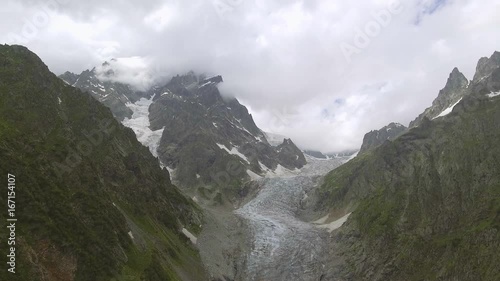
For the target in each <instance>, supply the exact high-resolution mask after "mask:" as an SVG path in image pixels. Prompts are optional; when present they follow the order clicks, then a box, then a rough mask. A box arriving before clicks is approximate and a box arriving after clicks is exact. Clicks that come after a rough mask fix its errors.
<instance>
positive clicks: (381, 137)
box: [359, 123, 408, 154]
mask: <svg viewBox="0 0 500 281" xmlns="http://www.w3.org/2000/svg"><path fill="white" fill-rule="evenodd" d="M407 129H408V128H406V127H405V126H403V125H401V124H399V123H391V124H389V125H387V126H385V127H383V128H382V129H380V130H375V131H371V132H369V133H367V134H366V135H365V136H364V138H363V144H362V145H361V149H360V150H359V154H363V153H365V152H366V151H368V150H370V149H373V148H375V147H377V146H379V145H381V144H383V143H384V142H385V141H387V140H394V139H395V138H397V137H398V136H400V135H401V134H402V133H404V132H405V131H406V130H407Z"/></svg>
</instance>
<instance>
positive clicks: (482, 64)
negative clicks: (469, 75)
mask: <svg viewBox="0 0 500 281" xmlns="http://www.w3.org/2000/svg"><path fill="white" fill-rule="evenodd" d="M499 67H500V52H498V51H495V52H494V53H493V55H492V56H491V57H490V58H487V57H482V58H481V59H479V61H478V63H477V67H476V74H475V75H474V82H479V81H481V80H482V79H484V78H485V77H488V76H489V75H491V74H492V73H493V71H495V70H496V69H498V68H499Z"/></svg>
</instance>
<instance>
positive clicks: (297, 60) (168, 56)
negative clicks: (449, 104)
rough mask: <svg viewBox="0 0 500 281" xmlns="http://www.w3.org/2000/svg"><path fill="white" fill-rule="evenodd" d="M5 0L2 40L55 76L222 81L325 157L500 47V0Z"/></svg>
mask: <svg viewBox="0 0 500 281" xmlns="http://www.w3.org/2000/svg"><path fill="white" fill-rule="evenodd" d="M4 2H5V3H3V5H4V7H5V9H3V10H2V12H0V23H1V25H0V29H1V33H0V34H1V35H0V42H3V43H14V42H16V43H20V44H23V45H26V46H28V47H29V48H30V49H32V50H33V51H35V52H36V53H37V54H39V55H40V56H41V57H42V59H43V60H44V61H45V62H46V63H47V64H48V66H49V67H50V69H51V70H52V71H54V72H56V73H57V74H60V73H63V72H64V71H66V70H70V71H72V72H77V73H79V72H81V71H82V70H84V69H91V68H93V67H94V66H99V65H101V64H102V63H103V62H104V61H106V60H107V61H109V60H110V59H111V58H121V59H117V61H115V62H113V63H111V65H112V66H113V69H115V70H116V71H115V76H114V78H112V79H116V80H118V81H120V82H128V83H131V84H133V85H137V87H138V88H140V87H146V86H147V85H149V84H151V83H154V81H156V79H158V77H169V76H173V75H175V74H177V73H179V74H182V73H186V72H188V71H190V70H193V71H195V72H198V73H216V74H221V75H222V76H223V77H224V81H225V82H224V84H222V85H221V86H220V87H221V91H222V92H223V93H224V94H227V95H234V96H236V97H237V98H239V99H240V100H241V101H242V103H244V104H245V105H247V106H248V107H249V108H250V109H251V111H252V113H253V115H254V118H255V119H256V121H257V123H258V125H259V126H260V127H262V128H263V129H264V130H266V131H273V132H276V133H280V134H283V135H286V136H289V137H291V138H292V139H294V141H295V142H296V143H298V144H300V145H301V146H303V147H306V148H310V149H316V150H322V151H340V150H344V149H353V148H358V147H359V146H360V144H361V141H362V138H363V135H364V134H365V133H366V132H368V131H370V130H372V129H378V128H380V127H383V126H384V125H387V124H388V123H390V122H393V121H394V122H400V123H404V124H408V123H409V121H410V120H412V119H414V118H415V117H416V116H417V115H418V114H419V113H421V112H422V111H423V109H425V108H426V107H427V106H429V105H430V104H431V102H432V100H433V99H434V98H435V97H436V96H437V93H438V91H439V89H440V88H442V87H443V86H444V84H445V83H446V78H447V77H448V75H449V73H450V72H451V70H452V69H453V68H454V67H455V66H457V67H459V69H460V70H461V71H463V72H464V73H465V74H466V76H467V77H468V78H471V77H472V75H473V72H474V70H475V65H476V63H477V60H478V59H479V58H480V57H482V56H489V55H491V53H493V51H494V50H495V49H500V39H498V36H497V35H498V26H499V24H500V22H499V19H498V16H497V15H498V11H499V10H500V3H498V1H495V0H486V1H481V2H480V3H478V2H477V1H471V0H469V1H468V0H457V1H441V0H439V1H421V0H410V1H401V2H395V1H392V0H366V1H363V3H360V2H355V3H354V2H352V3H351V2H346V1H320V0H311V1H305V0H304V1H287V0H274V1H272V0H271V1H263V0H241V1H229V0H192V1H180V0H171V1H168V0H167V1H160V0H158V1H127V2H123V1H116V0H113V1H95V0H92V1H72V0H51V1H46V0H40V1H14V0H7V1H4ZM49 2H50V3H52V4H47V3H49ZM54 3H55V4H54ZM7 11H8V12H7ZM44 15H46V16H44ZM16 40H17V41H16ZM49 45H50V46H51V47H50V48H48V47H47V46H49ZM341 46H344V47H345V46H348V49H347V50H348V52H347V53H346V51H345V50H346V49H345V48H344V50H343V48H342V47H341ZM346 54H348V55H347V56H346ZM269 120H272V121H271V122H269Z"/></svg>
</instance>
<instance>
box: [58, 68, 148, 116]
mask: <svg viewBox="0 0 500 281" xmlns="http://www.w3.org/2000/svg"><path fill="white" fill-rule="evenodd" d="M113 76H114V72H113V69H112V65H111V64H109V63H108V62H105V63H103V65H102V66H100V67H99V71H98V70H97V69H96V68H93V69H92V70H85V71H83V72H82V73H80V74H74V73H71V72H66V73H64V74H62V75H60V76H59V78H61V79H62V80H63V81H64V82H66V83H67V84H68V85H71V86H73V87H76V88H78V89H80V90H82V91H83V92H87V93H89V94H90V95H91V96H92V97H94V98H95V99H96V100H98V101H99V102H101V103H102V104H103V105H105V106H106V107H108V108H109V109H111V112H113V115H114V116H115V118H116V119H117V120H118V121H123V120H124V119H125V118H129V119H130V118H131V117H132V110H131V109H130V108H129V107H128V106H127V105H128V104H132V103H135V102H137V101H138V100H139V99H141V98H149V97H150V96H151V95H152V93H151V91H149V90H148V91H138V90H135V89H134V88H133V87H132V86H130V85H127V84H123V83H119V82H113Z"/></svg>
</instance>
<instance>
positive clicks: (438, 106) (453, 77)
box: [410, 68, 469, 128]
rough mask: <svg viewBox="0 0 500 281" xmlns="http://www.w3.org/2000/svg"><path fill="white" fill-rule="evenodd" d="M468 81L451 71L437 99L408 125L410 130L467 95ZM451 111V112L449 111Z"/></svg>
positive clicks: (437, 115)
mask: <svg viewBox="0 0 500 281" xmlns="http://www.w3.org/2000/svg"><path fill="white" fill-rule="evenodd" d="M468 86H469V80H467V78H465V76H464V75H463V74H462V73H461V72H460V71H459V70H458V68H455V69H453V71H452V72H451V74H450V77H449V78H448V81H447V82H446V86H445V87H444V88H443V89H442V90H441V91H439V95H438V97H437V98H436V99H435V100H434V101H433V102H432V106H431V107H429V108H427V109H426V110H425V111H424V112H423V113H422V114H420V116H418V117H417V118H416V119H415V120H414V121H412V122H411V123H410V128H413V127H416V126H419V125H420V124H421V123H422V122H423V119H424V118H427V119H431V120H432V119H435V118H438V117H440V115H441V114H443V112H444V111H445V110H447V109H449V108H450V109H453V106H454V105H455V104H456V103H457V102H459V101H460V100H461V99H462V98H463V97H464V96H465V95H466V94H467V93H468V91H467V88H468ZM450 111H451V110H450Z"/></svg>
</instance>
